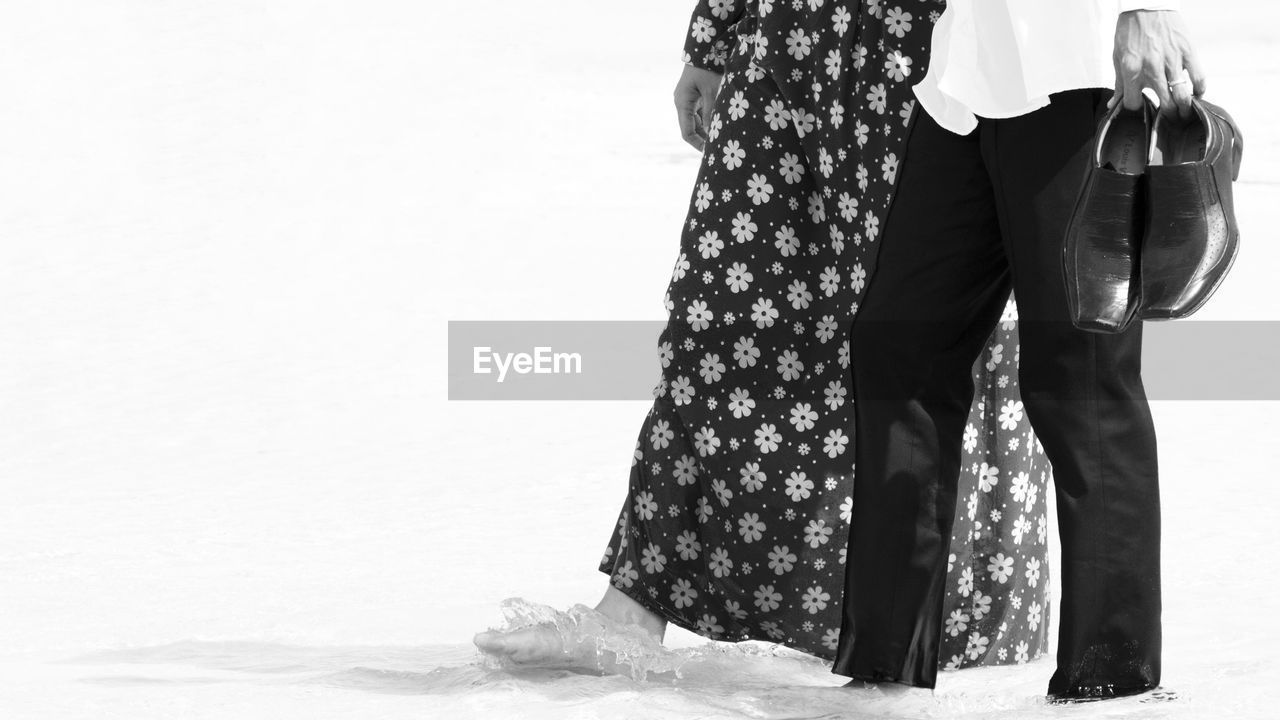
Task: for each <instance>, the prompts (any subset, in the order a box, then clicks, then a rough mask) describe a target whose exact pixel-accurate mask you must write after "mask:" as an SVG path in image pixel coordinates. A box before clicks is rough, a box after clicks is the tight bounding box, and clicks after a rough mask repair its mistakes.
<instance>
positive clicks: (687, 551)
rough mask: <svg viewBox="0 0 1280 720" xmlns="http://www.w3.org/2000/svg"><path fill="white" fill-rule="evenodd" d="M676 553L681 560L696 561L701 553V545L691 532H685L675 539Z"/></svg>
mask: <svg viewBox="0 0 1280 720" xmlns="http://www.w3.org/2000/svg"><path fill="white" fill-rule="evenodd" d="M676 552H677V553H678V554H679V555H680V559H681V560H697V559H698V554H699V553H700V552H702V543H700V542H698V536H697V535H695V534H694V533H693V531H692V530H685V531H684V532H682V533H680V537H678V538H676Z"/></svg>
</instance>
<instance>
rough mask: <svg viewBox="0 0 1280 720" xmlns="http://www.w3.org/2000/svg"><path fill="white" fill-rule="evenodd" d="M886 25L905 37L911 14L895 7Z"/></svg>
mask: <svg viewBox="0 0 1280 720" xmlns="http://www.w3.org/2000/svg"><path fill="white" fill-rule="evenodd" d="M713 12H714V10H713ZM884 25H885V28H886V29H887V30H888V31H889V33H890V34H892V35H896V36H897V37H905V36H906V34H907V31H908V30H910V29H911V13H909V12H906V11H904V10H903V9H902V8H900V7H895V8H893V9H892V10H890V11H889V12H887V13H885V16H884ZM895 54H896V51H895ZM899 79H901V78H899Z"/></svg>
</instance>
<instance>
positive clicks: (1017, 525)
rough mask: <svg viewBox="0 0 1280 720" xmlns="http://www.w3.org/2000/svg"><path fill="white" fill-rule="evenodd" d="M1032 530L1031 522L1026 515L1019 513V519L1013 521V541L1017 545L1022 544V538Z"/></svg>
mask: <svg viewBox="0 0 1280 720" xmlns="http://www.w3.org/2000/svg"><path fill="white" fill-rule="evenodd" d="M1030 531H1031V523H1030V522H1029V521H1028V520H1027V516H1026V515H1019V516H1018V519H1017V520H1014V521H1013V529H1012V535H1013V542H1014V544H1015V545H1021V544H1022V538H1023V536H1024V535H1026V534H1027V533H1028V532H1030Z"/></svg>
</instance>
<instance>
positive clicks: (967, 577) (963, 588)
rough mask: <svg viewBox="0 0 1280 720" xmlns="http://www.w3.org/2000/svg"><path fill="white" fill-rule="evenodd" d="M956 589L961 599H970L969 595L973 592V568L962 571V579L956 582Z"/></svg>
mask: <svg viewBox="0 0 1280 720" xmlns="http://www.w3.org/2000/svg"><path fill="white" fill-rule="evenodd" d="M956 584H957V586H956V589H957V590H958V591H959V593H960V597H969V593H971V592H973V568H969V567H967V568H965V569H963V570H961V571H960V578H959V579H958V580H957V581H956Z"/></svg>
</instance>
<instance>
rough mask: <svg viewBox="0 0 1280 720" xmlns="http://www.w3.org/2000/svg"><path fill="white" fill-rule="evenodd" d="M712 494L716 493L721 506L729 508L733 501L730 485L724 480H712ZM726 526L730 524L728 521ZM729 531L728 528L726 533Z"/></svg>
mask: <svg viewBox="0 0 1280 720" xmlns="http://www.w3.org/2000/svg"><path fill="white" fill-rule="evenodd" d="M711 492H713V493H715V495H716V499H717V500H719V501H720V505H721V506H723V507H729V501H730V500H732V499H733V491H732V490H730V489H729V484H728V483H726V482H725V481H724V480H718V479H717V480H712V481H711ZM725 524H726V525H727V524H728V522H727V521H726V523H725ZM731 527H732V526H730V528H731ZM728 530H729V528H726V530H725V532H728Z"/></svg>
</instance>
